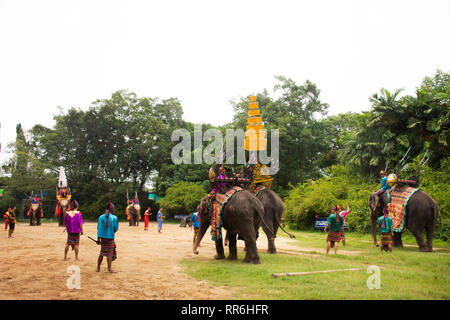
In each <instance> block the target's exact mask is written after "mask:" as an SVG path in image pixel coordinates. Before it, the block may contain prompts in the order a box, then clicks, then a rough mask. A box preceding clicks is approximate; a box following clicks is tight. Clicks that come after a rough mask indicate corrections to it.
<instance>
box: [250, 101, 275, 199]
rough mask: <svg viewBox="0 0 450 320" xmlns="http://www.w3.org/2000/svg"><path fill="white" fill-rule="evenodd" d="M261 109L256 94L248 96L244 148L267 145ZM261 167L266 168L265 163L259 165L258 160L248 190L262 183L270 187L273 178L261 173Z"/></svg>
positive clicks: (263, 147)
mask: <svg viewBox="0 0 450 320" xmlns="http://www.w3.org/2000/svg"><path fill="white" fill-rule="evenodd" d="M263 129H264V124H263V123H262V117H261V110H260V109H259V105H258V101H256V96H250V104H249V106H248V118H247V131H246V132H245V150H247V151H260V150H265V149H266V147H267V138H266V133H265V131H263ZM261 169H267V166H266V165H261V164H260V163H259V161H258V162H257V163H256V165H255V168H254V171H253V182H252V184H251V185H250V187H249V189H250V191H252V192H253V191H254V190H255V188H256V187H257V185H259V184H262V185H264V186H265V187H268V188H270V187H271V185H272V182H273V178H272V177H271V176H269V175H264V174H262V170H261Z"/></svg>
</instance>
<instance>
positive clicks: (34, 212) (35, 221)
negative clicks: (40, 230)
mask: <svg viewBox="0 0 450 320" xmlns="http://www.w3.org/2000/svg"><path fill="white" fill-rule="evenodd" d="M41 214H42V206H41V205H40V204H39V203H32V204H31V205H30V209H29V210H28V214H27V215H29V216H30V226H40V225H41Z"/></svg>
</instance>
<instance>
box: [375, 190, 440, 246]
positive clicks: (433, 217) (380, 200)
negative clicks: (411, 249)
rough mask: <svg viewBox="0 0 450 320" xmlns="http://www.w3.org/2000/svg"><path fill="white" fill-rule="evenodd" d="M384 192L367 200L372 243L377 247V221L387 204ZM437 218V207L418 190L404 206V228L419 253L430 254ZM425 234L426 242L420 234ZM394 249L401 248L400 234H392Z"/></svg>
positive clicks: (432, 200)
mask: <svg viewBox="0 0 450 320" xmlns="http://www.w3.org/2000/svg"><path fill="white" fill-rule="evenodd" d="M386 193H387V192H384V193H383V194H382V195H381V196H378V194H377V192H374V193H372V194H371V196H370V199H369V207H370V221H371V225H372V236H373V243H374V245H375V246H377V247H378V243H377V233H376V232H377V219H378V218H379V217H380V216H382V214H383V213H382V212H383V208H384V207H385V206H386V205H387V203H388V201H389V200H388V196H387V194H386ZM438 216H439V207H438V205H437V203H436V201H434V199H433V198H431V197H430V196H429V195H428V194H427V193H425V192H424V191H422V190H418V191H416V192H415V193H413V194H412V196H411V197H410V198H409V200H408V203H407V205H406V220H405V227H406V228H408V230H409V231H411V233H412V234H413V235H414V237H415V238H416V241H417V244H418V245H419V251H425V252H432V251H433V238H434V236H435V231H436V225H437V221H438ZM424 230H425V231H426V233H427V242H426V243H425V242H424V240H423V237H422V232H423V231H424ZM393 242H394V247H403V243H402V233H401V232H394V239H393Z"/></svg>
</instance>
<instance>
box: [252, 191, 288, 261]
mask: <svg viewBox="0 0 450 320" xmlns="http://www.w3.org/2000/svg"><path fill="white" fill-rule="evenodd" d="M256 198H258V199H259V200H260V201H261V203H262V204H263V207H264V221H265V224H262V228H263V231H264V233H265V234H266V236H267V240H268V247H267V253H277V248H276V246H275V238H276V235H277V231H278V227H281V229H282V230H283V231H284V232H285V233H286V234H288V235H289V236H290V237H291V238H295V236H294V235H292V234H290V233H288V232H287V231H286V230H284V228H283V227H282V226H281V225H280V223H281V217H282V216H283V212H284V203H283V200H281V198H280V196H279V195H278V194H276V193H275V191H273V190H271V189H267V188H264V189H262V190H261V191H259V192H257V193H256ZM268 227H269V228H270V230H269V229H268Z"/></svg>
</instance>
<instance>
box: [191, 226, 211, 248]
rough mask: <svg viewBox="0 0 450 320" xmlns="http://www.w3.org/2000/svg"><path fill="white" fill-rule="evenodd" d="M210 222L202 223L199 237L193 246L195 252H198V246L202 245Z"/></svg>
mask: <svg viewBox="0 0 450 320" xmlns="http://www.w3.org/2000/svg"><path fill="white" fill-rule="evenodd" d="M208 227H209V224H207V223H205V224H203V223H200V230H199V232H198V235H197V238H196V239H195V242H194V246H193V247H192V252H194V253H195V254H198V251H197V248H198V246H199V245H200V242H201V241H202V239H203V236H204V235H205V233H206V230H208Z"/></svg>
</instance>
